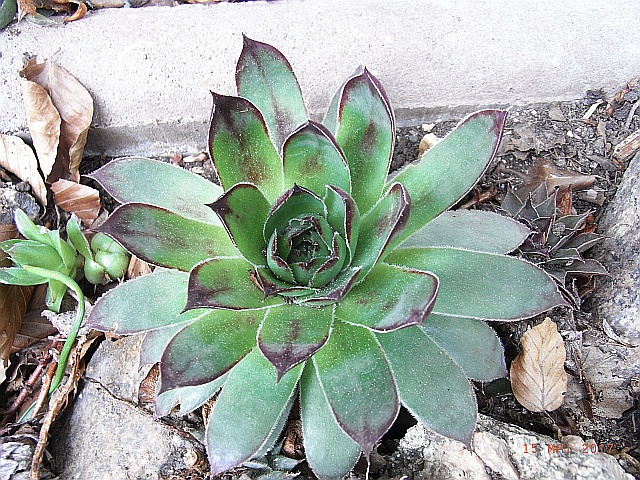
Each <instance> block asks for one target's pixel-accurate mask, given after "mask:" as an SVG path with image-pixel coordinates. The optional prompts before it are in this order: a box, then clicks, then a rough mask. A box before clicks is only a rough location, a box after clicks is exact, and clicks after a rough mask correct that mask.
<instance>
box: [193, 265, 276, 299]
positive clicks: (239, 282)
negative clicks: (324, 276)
mask: <svg viewBox="0 0 640 480" xmlns="http://www.w3.org/2000/svg"><path fill="white" fill-rule="evenodd" d="M252 271H253V265H251V264H250V263H249V262H247V260H245V259H244V258H243V257H216V258H210V259H209V260H207V261H205V262H202V263H200V264H198V265H196V266H195V267H194V268H193V270H192V271H191V274H190V277H189V293H188V298H187V306H186V307H185V309H186V310H189V309H191V308H200V307H205V308H224V309H230V310H245V309H250V308H264V307H269V306H273V305H278V304H280V303H282V302H281V300H279V299H277V298H275V297H268V298H266V297H265V295H264V294H263V292H261V291H260V289H258V288H256V285H255V284H254V283H253V282H252V281H251V276H250V272H252Z"/></svg>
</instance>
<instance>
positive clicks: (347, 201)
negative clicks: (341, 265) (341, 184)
mask: <svg viewBox="0 0 640 480" xmlns="http://www.w3.org/2000/svg"><path fill="white" fill-rule="evenodd" d="M324 204H325V207H326V209H327V222H329V225H331V228H333V229H334V230H335V231H336V232H338V233H339V234H340V236H341V237H342V238H344V240H345V242H346V244H347V252H348V257H347V258H346V259H345V264H347V265H348V264H350V263H351V257H352V256H353V253H354V252H355V250H356V246H357V245H358V233H359V231H360V210H359V209H358V205H356V202H354V201H353V199H352V198H351V196H349V195H348V194H347V193H346V192H345V191H343V190H340V189H339V188H336V187H334V186H331V185H329V186H327V191H326V193H325V196H324Z"/></svg>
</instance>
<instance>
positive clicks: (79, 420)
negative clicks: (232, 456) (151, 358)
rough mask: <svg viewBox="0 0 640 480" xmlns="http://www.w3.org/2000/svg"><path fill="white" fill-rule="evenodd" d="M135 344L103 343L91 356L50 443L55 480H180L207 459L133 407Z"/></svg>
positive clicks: (189, 440) (185, 438) (195, 445)
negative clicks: (85, 379) (75, 394)
mask: <svg viewBox="0 0 640 480" xmlns="http://www.w3.org/2000/svg"><path fill="white" fill-rule="evenodd" d="M138 346H139V339H138V338H135V337H127V338H123V339H121V340H118V341H116V342H111V341H108V340H107V341H105V342H103V343H102V345H100V347H99V348H98V350H97V351H96V353H95V354H94V357H93V359H92V361H91V362H90V363H89V367H88V368H87V373H86V375H85V376H86V378H87V379H88V381H87V382H86V383H84V385H83V386H82V387H81V388H80V390H79V394H78V397H77V398H76V399H75V402H74V404H73V406H72V407H71V408H69V409H68V410H67V411H66V412H65V414H64V416H63V418H62V420H61V422H60V425H59V426H58V427H57V428H56V431H55V432H54V436H53V438H52V441H51V442H50V445H49V447H50V450H51V451H52V453H53V456H54V459H55V465H56V470H57V471H58V472H59V473H60V476H59V480H86V479H93V478H95V479H100V480H122V479H124V478H132V479H161V478H184V477H185V476H186V474H187V473H188V472H189V470H190V469H191V468H192V467H193V466H194V464H197V463H199V462H201V461H202V459H204V458H205V454H204V450H203V446H202V445H201V444H200V443H199V442H197V441H196V440H195V439H194V438H193V437H192V436H190V435H189V434H187V433H185V432H183V431H181V430H178V429H176V428H172V427H170V426H168V425H167V424H165V423H163V422H161V421H159V420H154V418H153V416H152V414H151V413H150V412H148V411H146V410H144V409H142V408H140V407H139V406H137V405H136V401H135V399H136V398H137V389H138V384H139V382H140V379H141V378H140V375H141V374H140V373H139V372H138V370H137V365H138V359H137V351H138ZM172 476H173V477H172Z"/></svg>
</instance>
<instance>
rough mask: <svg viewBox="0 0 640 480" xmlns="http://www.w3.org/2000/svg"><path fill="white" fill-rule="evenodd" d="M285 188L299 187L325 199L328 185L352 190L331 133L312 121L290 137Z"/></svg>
mask: <svg viewBox="0 0 640 480" xmlns="http://www.w3.org/2000/svg"><path fill="white" fill-rule="evenodd" d="M283 163H284V186H285V188H287V187H293V186H294V185H300V186H302V187H305V188H307V189H309V190H311V191H312V192H313V193H315V194H316V195H318V196H323V195H324V193H325V189H326V186H327V185H333V186H335V187H337V188H340V189H342V190H344V191H346V192H350V191H351V177H350V175H349V168H348V167H347V164H346V160H345V158H344V155H343V154H342V152H341V151H340V147H338V144H337V143H336V141H335V139H334V138H333V136H332V135H331V133H329V131H328V130H327V129H326V128H325V127H324V126H322V125H320V124H319V123H315V122H313V121H309V122H307V123H305V124H304V125H302V126H301V127H300V128H298V129H297V130H296V131H295V132H293V133H292V134H291V136H290V137H289V138H287V140H286V142H285V143H284V146H283Z"/></svg>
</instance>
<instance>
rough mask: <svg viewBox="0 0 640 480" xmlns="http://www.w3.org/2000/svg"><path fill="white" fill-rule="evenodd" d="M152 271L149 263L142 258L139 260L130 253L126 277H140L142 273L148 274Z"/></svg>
mask: <svg viewBox="0 0 640 480" xmlns="http://www.w3.org/2000/svg"><path fill="white" fill-rule="evenodd" d="M152 271H153V269H152V268H151V265H149V264H148V263H147V262H145V261H144V260H140V259H139V258H138V257H136V256H135V255H131V260H129V268H127V278H129V279H133V278H138V277H142V276H143V275H148V274H150V273H151V272H152Z"/></svg>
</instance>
